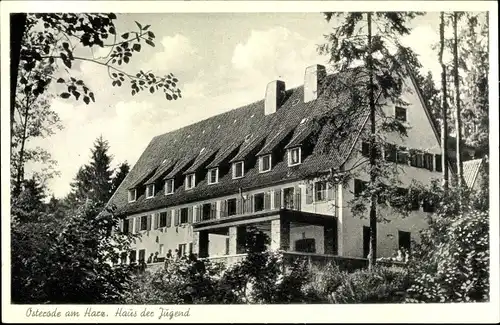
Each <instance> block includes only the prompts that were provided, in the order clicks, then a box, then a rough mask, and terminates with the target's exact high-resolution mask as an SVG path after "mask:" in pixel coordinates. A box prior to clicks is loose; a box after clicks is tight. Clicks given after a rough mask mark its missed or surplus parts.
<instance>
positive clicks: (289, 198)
mask: <svg viewBox="0 0 500 325" xmlns="http://www.w3.org/2000/svg"><path fill="white" fill-rule="evenodd" d="M294 195H295V189H294V188H293V187H288V188H285V189H283V206H284V207H285V209H293V208H294Z"/></svg>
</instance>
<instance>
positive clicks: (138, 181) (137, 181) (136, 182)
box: [125, 165, 157, 189]
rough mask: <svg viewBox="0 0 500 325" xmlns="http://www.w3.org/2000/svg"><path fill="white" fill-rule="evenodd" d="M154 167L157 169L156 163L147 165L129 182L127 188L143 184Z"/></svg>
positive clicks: (151, 173)
mask: <svg viewBox="0 0 500 325" xmlns="http://www.w3.org/2000/svg"><path fill="white" fill-rule="evenodd" d="M156 169H157V166H156V165H153V166H149V168H147V169H146V171H145V172H143V173H141V174H139V175H138V176H139V177H136V178H135V180H134V181H133V182H131V183H130V185H129V186H128V189H133V188H135V187H137V186H139V185H141V184H144V182H145V181H146V180H147V179H149V178H150V177H151V176H152V175H153V174H154V173H155V171H156ZM125 178H126V177H125Z"/></svg>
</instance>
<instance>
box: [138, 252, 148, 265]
mask: <svg viewBox="0 0 500 325" xmlns="http://www.w3.org/2000/svg"><path fill="white" fill-rule="evenodd" d="M143 262H146V250H145V249H140V250H139V263H143Z"/></svg>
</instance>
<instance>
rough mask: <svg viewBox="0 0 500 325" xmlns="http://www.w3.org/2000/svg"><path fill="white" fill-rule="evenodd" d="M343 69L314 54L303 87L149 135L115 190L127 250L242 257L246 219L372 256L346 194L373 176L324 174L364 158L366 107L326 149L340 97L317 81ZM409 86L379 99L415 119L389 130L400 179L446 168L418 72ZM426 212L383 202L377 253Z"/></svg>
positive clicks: (291, 244)
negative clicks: (344, 178)
mask: <svg viewBox="0 0 500 325" xmlns="http://www.w3.org/2000/svg"><path fill="white" fill-rule="evenodd" d="M342 77H343V76H341V75H327V74H326V70H325V68H324V67H323V66H320V65H314V66H311V67H308V68H307V69H306V71H305V78H304V85H303V86H301V87H297V88H294V89H289V90H287V89H286V87H285V83H284V82H283V81H279V80H278V81H273V82H270V83H269V84H268V85H267V88H266V92H265V98H264V99H263V100H260V101H258V102H255V103H252V104H249V105H247V106H244V107H240V108H237V109H234V110H231V111H228V112H226V113H223V114H220V115H216V116H213V117H210V118H208V119H206V120H203V121H200V122H197V123H195V124H192V125H189V126H187V127H184V128H181V129H179V130H176V131H172V132H169V133H166V134H163V135H160V136H157V137H155V138H153V139H152V141H151V142H150V144H149V145H148V147H147V148H146V150H145V151H144V153H143V154H142V155H141V157H140V158H139V160H138V162H137V163H136V165H135V166H134V167H133V168H132V170H131V171H130V173H129V174H128V175H127V177H126V178H125V179H124V181H123V182H122V184H121V185H120V187H119V188H118V190H117V191H116V193H115V194H114V195H113V197H112V198H111V200H110V203H112V204H114V205H115V206H116V207H117V210H116V213H118V214H119V215H121V216H122V218H123V219H122V222H121V225H120V228H121V231H124V232H132V233H139V234H140V235H141V236H140V237H139V238H138V239H137V241H136V243H135V245H134V248H133V250H132V252H130V253H129V254H127V255H126V256H124V261H126V262H131V261H132V262H133V261H139V260H145V261H148V260H150V258H151V261H152V260H153V259H152V257H154V256H157V257H159V258H163V257H165V256H167V255H170V254H172V255H174V256H175V255H185V254H189V253H194V254H198V256H199V257H210V258H221V259H226V260H227V259H231V258H236V257H238V256H240V254H241V253H243V248H244V247H243V245H244V238H245V232H246V229H248V227H250V226H252V227H256V228H258V229H260V230H261V231H263V232H264V233H266V234H268V236H269V238H270V239H271V243H270V245H269V249H275V250H282V251H286V252H289V253H290V254H308V255H322V256H339V257H349V258H364V257H366V255H367V254H368V238H369V227H368V226H369V220H368V218H359V217H358V216H353V214H352V213H351V209H350V207H349V204H348V202H349V201H350V200H351V199H352V197H353V196H354V195H357V194H358V192H359V190H360V188H362V184H364V183H363V182H365V181H367V180H368V176H367V175H366V174H364V173H362V172H360V173H359V175H358V176H356V178H354V179H352V180H350V181H349V183H348V185H347V186H345V185H344V186H342V185H332V184H331V183H329V182H327V181H325V180H324V175H328V173H329V172H330V171H331V170H332V169H335V170H342V169H350V168H352V167H354V164H355V163H356V161H359V159H363V158H365V159H366V150H365V147H366V143H363V141H362V139H361V133H362V130H363V129H365V127H366V123H367V120H368V115H367V114H361V115H359V116H357V117H355V118H356V119H357V120H356V123H357V124H358V125H359V127H358V128H357V129H356V131H355V132H349V133H348V134H346V135H345V136H344V137H343V138H342V140H341V141H339V143H335V144H334V146H333V147H334V148H333V149H331V150H325V146H326V145H327V143H328V137H329V131H328V130H326V128H323V127H322V125H318V123H317V121H318V120H321V119H320V117H321V116H324V115H325V114H327V113H328V110H329V109H331V107H334V106H335V103H334V101H335V100H336V99H330V98H324V97H325V96H326V97H328V96H330V95H325V94H323V93H322V89H323V88H322V84H323V83H325V82H330V81H329V80H333V79H331V78H342ZM407 86H408V88H409V90H408V91H407V92H405V93H404V96H403V99H404V100H405V101H406V102H407V103H409V105H408V106H405V107H404V108H403V107H396V106H392V105H385V106H384V107H383V110H384V113H385V114H389V115H394V116H397V118H399V119H401V120H402V121H403V122H404V123H406V124H407V125H408V126H409V128H408V131H407V132H408V136H407V137H405V138H401V137H400V136H399V135H396V134H388V135H387V141H388V143H387V146H386V147H385V148H384V150H383V153H382V154H383V155H384V157H385V159H386V160H388V161H391V162H393V163H394V165H395V166H397V168H395V172H396V173H397V178H398V179H399V180H400V181H401V184H402V185H401V187H402V188H403V189H404V186H408V185H409V184H410V182H411V181H412V180H417V181H420V182H422V183H424V184H426V183H428V182H430V181H431V180H432V179H438V178H440V175H441V169H442V166H441V148H440V145H439V137H438V134H437V132H436V130H435V128H434V126H433V124H432V123H431V120H430V115H429V112H428V110H427V108H426V107H425V104H424V103H423V100H422V97H421V94H420V93H419V91H418V88H417V87H416V85H415V80H414V79H413V77H412V76H409V77H408V80H407ZM200 109H201V108H200ZM429 212H431V207H429V206H427V205H426V204H425V202H424V203H423V204H421V202H420V203H419V202H417V203H416V205H415V206H414V209H413V211H412V212H411V213H410V214H409V215H408V216H407V217H405V218H402V217H401V216H399V215H397V214H395V213H394V212H393V211H392V210H390V209H385V210H384V208H382V207H381V208H380V209H379V213H380V214H383V215H384V218H386V219H387V220H389V221H390V222H387V223H380V224H379V226H378V230H377V238H378V239H377V240H378V256H392V255H393V254H394V252H395V251H396V250H398V249H400V248H406V249H408V248H410V246H411V241H412V240H418V231H419V230H420V229H422V228H423V227H425V226H426V224H425V218H424V216H425V214H426V213H429ZM154 260H156V259H154Z"/></svg>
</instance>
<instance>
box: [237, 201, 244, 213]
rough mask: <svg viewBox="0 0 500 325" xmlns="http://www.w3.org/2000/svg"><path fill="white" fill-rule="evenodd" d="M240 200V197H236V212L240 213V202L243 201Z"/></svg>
mask: <svg viewBox="0 0 500 325" xmlns="http://www.w3.org/2000/svg"><path fill="white" fill-rule="evenodd" d="M241 201H242V199H241V198H237V199H236V214H241V213H242V210H243V209H242V203H243V202H241Z"/></svg>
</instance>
